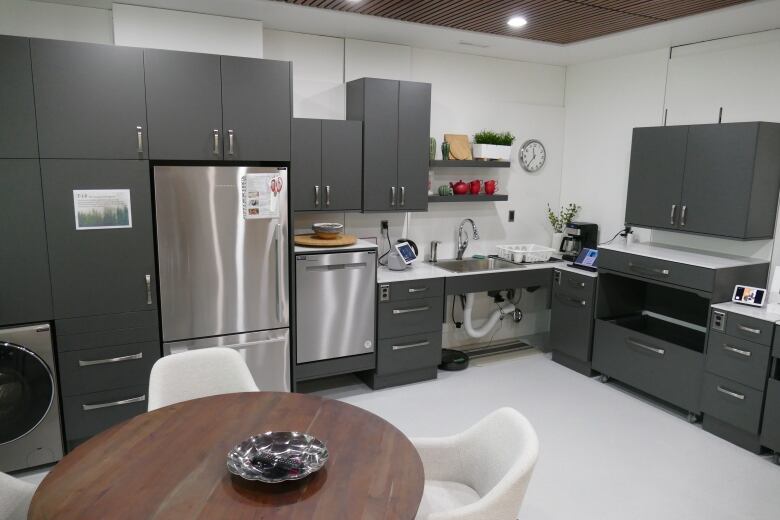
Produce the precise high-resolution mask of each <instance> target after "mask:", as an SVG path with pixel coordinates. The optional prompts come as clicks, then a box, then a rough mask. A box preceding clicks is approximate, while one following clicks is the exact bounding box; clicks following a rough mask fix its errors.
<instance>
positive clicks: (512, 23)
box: [507, 16, 528, 27]
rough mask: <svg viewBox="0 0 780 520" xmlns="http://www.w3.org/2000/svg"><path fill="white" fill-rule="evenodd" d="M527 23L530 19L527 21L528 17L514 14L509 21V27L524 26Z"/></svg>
mask: <svg viewBox="0 0 780 520" xmlns="http://www.w3.org/2000/svg"><path fill="white" fill-rule="evenodd" d="M527 23H528V21H526V19H525V18H523V17H522V16H513V17H512V18H510V19H509V21H508V22H507V24H508V25H509V27H522V26H524V25H525V24H527Z"/></svg>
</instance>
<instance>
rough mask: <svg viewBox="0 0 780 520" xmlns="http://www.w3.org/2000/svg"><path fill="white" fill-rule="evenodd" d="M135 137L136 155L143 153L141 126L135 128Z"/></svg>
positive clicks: (142, 130)
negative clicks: (136, 143)
mask: <svg viewBox="0 0 780 520" xmlns="http://www.w3.org/2000/svg"><path fill="white" fill-rule="evenodd" d="M135 132H136V137H137V138H138V149H137V151H138V153H141V154H142V153H144V129H143V127H141V126H136V127H135Z"/></svg>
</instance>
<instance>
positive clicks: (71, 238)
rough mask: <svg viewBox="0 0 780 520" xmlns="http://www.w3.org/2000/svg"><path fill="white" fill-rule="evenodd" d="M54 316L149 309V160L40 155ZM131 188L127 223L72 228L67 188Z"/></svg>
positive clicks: (152, 293) (152, 304) (152, 274)
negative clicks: (43, 157) (117, 226)
mask: <svg viewBox="0 0 780 520" xmlns="http://www.w3.org/2000/svg"><path fill="white" fill-rule="evenodd" d="M41 175H42V179H43V194H44V208H45V213H46V231H47V238H48V244H49V261H50V265H51V277H52V296H53V301H54V316H55V318H71V317H77V316H89V315H97V314H110V313H119V312H129V311H138V310H148V309H155V308H156V305H157V304H156V302H157V296H156V290H155V288H156V285H157V284H156V281H155V266H154V240H153V235H152V205H151V195H150V178H149V164H148V162H146V161H94V160H93V161H78V160H54V159H50V160H42V161H41ZM82 189H129V190H130V201H131V216H132V227H131V228H120V229H91V230H80V231H79V230H76V224H75V216H74V209H73V208H74V204H73V198H74V194H73V190H82Z"/></svg>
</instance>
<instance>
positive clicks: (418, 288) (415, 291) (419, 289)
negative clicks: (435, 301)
mask: <svg viewBox="0 0 780 520" xmlns="http://www.w3.org/2000/svg"><path fill="white" fill-rule="evenodd" d="M427 290H428V288H427V287H410V288H409V292H410V293H418V292H425V291H427Z"/></svg>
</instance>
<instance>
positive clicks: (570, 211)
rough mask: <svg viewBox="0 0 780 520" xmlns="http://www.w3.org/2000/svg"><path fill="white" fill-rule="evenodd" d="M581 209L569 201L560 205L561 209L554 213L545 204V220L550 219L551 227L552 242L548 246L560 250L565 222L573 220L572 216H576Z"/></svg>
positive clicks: (548, 205)
mask: <svg viewBox="0 0 780 520" xmlns="http://www.w3.org/2000/svg"><path fill="white" fill-rule="evenodd" d="M581 209H582V206H578V205H577V204H574V203H573V202H571V203H569V205H568V206H566V207H563V206H561V210H560V211H559V212H558V213H557V214H556V213H555V212H554V211H553V210H552V208H551V207H550V204H549V203H548V204H547V220H549V221H550V225H551V226H552V228H553V236H552V243H551V244H550V247H552V248H553V249H555V250H556V251H559V250H560V248H561V241H562V240H563V228H565V227H566V224H570V223H571V222H572V221H573V220H574V217H576V216H577V213H579V211H580V210H581Z"/></svg>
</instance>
